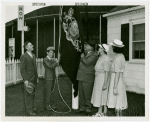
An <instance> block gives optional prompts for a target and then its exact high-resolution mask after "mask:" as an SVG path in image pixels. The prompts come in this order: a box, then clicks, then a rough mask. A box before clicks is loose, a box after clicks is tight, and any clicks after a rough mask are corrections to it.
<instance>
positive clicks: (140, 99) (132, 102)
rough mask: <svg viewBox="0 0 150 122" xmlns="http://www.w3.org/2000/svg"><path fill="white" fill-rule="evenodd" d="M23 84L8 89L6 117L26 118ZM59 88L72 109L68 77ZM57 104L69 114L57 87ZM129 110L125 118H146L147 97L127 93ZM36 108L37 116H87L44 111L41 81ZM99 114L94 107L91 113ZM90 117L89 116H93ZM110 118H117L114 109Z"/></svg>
mask: <svg viewBox="0 0 150 122" xmlns="http://www.w3.org/2000/svg"><path fill="white" fill-rule="evenodd" d="M22 86H23V84H22V83H19V84H17V85H13V86H9V87H6V92H5V93H6V94H5V101H6V103H5V115H6V116H25V112H24V104H23V91H22ZM59 86H60V91H61V94H62V96H63V98H64V100H65V101H66V102H67V104H68V105H69V106H70V108H71V107H72V84H71V82H70V80H69V78H68V77H67V76H60V77H59ZM54 92H55V102H56V107H57V111H59V112H67V111H69V109H68V107H67V106H66V105H65V104H64V102H63V101H62V100H61V98H60V96H59V93H58V88H57V85H56V87H55V90H54ZM127 99H128V109H126V110H124V111H123V116H145V95H141V94H136V93H131V92H127ZM35 107H36V108H37V116H87V115H86V114H85V113H76V112H75V110H72V111H71V112H70V113H55V112H52V111H46V110H45V109H44V80H43V79H40V82H39V83H38V85H37V90H36V95H35ZM95 112H97V108H94V107H93V111H92V113H91V115H92V114H94V113H95ZM91 115H89V116H91ZM108 116H115V114H114V109H108Z"/></svg>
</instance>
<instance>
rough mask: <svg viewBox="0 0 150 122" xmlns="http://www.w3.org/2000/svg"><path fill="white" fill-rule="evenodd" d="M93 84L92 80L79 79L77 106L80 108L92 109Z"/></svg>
mask: <svg viewBox="0 0 150 122" xmlns="http://www.w3.org/2000/svg"><path fill="white" fill-rule="evenodd" d="M93 85H94V83H93V82H85V81H79V107H80V108H81V109H84V110H87V109H90V110H91V109H92V104H91V96H92V91H93Z"/></svg>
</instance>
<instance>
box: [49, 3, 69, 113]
mask: <svg viewBox="0 0 150 122" xmlns="http://www.w3.org/2000/svg"><path fill="white" fill-rule="evenodd" d="M62 8H63V6H60V13H59V22H60V23H59V34H60V35H59V43H58V59H59V58H60V53H59V48H60V38H61V21H62V20H61V15H62ZM55 72H56V79H55V83H54V88H53V90H52V92H51V93H53V91H54V89H55V84H56V83H57V84H58V92H59V95H60V97H61V99H62V101H63V102H64V103H65V105H66V106H67V107H68V108H69V111H67V112H59V111H55V110H54V109H53V108H52V107H51V106H50V105H49V107H50V108H51V109H52V111H53V112H55V113H69V112H71V108H70V107H69V105H68V104H67V103H66V101H65V100H64V98H63V97H62V94H61V92H60V88H59V82H58V69H57V68H56V69H55Z"/></svg>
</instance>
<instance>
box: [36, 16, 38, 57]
mask: <svg viewBox="0 0 150 122" xmlns="http://www.w3.org/2000/svg"><path fill="white" fill-rule="evenodd" d="M36 58H38V19H37V20H36Z"/></svg>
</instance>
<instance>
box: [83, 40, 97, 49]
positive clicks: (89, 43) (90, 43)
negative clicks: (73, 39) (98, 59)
mask: <svg viewBox="0 0 150 122" xmlns="http://www.w3.org/2000/svg"><path fill="white" fill-rule="evenodd" d="M85 44H88V45H90V46H91V47H93V48H95V45H96V41H94V40H88V41H87V42H85Z"/></svg>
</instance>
